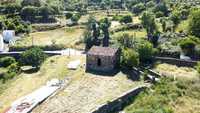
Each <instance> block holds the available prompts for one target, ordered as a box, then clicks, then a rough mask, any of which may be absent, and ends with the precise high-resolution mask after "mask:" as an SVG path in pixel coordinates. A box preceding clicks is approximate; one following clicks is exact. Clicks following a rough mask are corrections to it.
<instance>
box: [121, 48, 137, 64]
mask: <svg viewBox="0 0 200 113" xmlns="http://www.w3.org/2000/svg"><path fill="white" fill-rule="evenodd" d="M138 65H139V56H138V53H137V52H135V51H134V50H133V49H123V52H122V57H121V66H123V67H127V68H132V67H135V66H138Z"/></svg>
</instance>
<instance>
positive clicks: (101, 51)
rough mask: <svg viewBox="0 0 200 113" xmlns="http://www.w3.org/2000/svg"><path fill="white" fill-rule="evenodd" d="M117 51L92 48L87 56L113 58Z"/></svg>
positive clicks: (107, 48)
mask: <svg viewBox="0 0 200 113" xmlns="http://www.w3.org/2000/svg"><path fill="white" fill-rule="evenodd" d="M117 51H118V49H116V48H111V47H100V46H93V47H92V48H91V49H90V50H89V51H88V53H87V54H89V55H100V56H114V55H115V53H116V52H117Z"/></svg>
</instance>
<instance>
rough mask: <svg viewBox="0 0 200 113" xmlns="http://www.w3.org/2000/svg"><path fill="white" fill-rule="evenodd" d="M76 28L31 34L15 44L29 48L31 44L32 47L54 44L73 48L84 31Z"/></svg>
mask: <svg viewBox="0 0 200 113" xmlns="http://www.w3.org/2000/svg"><path fill="white" fill-rule="evenodd" d="M77 27H78V26H76V27H71V28H59V29H55V30H50V31H43V32H35V33H31V34H30V36H28V37H25V38H23V39H21V40H19V41H17V43H16V44H17V45H19V46H31V45H32V42H33V44H34V45H51V44H53V43H55V44H64V45H66V46H69V45H71V46H73V45H74V44H75V42H76V41H79V40H80V39H81V37H82V35H83V32H84V29H81V28H79V27H78V28H77Z"/></svg>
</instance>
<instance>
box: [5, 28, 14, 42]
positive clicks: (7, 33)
mask: <svg viewBox="0 0 200 113" xmlns="http://www.w3.org/2000/svg"><path fill="white" fill-rule="evenodd" d="M3 40H4V41H5V42H11V41H14V40H15V31H14V30H4V31H3Z"/></svg>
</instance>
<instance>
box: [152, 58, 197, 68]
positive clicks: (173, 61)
mask: <svg viewBox="0 0 200 113" xmlns="http://www.w3.org/2000/svg"><path fill="white" fill-rule="evenodd" d="M154 60H156V61H161V62H163V63H168V64H172V65H177V66H185V67H194V66H196V65H197V61H187V60H181V59H176V58H169V57H155V58H154Z"/></svg>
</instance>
